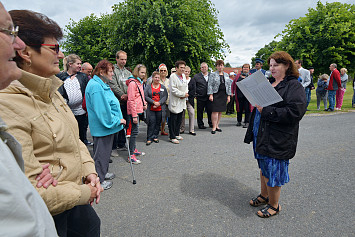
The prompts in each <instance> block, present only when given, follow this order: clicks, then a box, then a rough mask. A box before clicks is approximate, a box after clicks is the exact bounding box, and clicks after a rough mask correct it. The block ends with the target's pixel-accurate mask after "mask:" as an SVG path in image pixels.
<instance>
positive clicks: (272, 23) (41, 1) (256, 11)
mask: <svg viewBox="0 0 355 237" xmlns="http://www.w3.org/2000/svg"><path fill="white" fill-rule="evenodd" d="M0 1H1V2H2V3H3V5H4V6H5V8H6V10H8V11H9V10H14V9H29V10H33V11H37V12H41V13H43V14H45V15H47V16H48V17H49V18H51V19H53V20H54V21H56V22H57V23H58V24H59V26H60V27H61V28H62V29H64V28H65V26H66V25H67V24H68V23H69V22H70V19H73V20H74V21H79V20H80V19H82V18H84V17H85V16H88V15H90V14H92V13H94V14H95V15H97V16H100V14H103V13H111V12H112V9H111V6H112V5H114V4H116V3H118V2H122V0H0ZM211 2H212V3H213V4H214V7H215V8H216V9H217V10H218V12H219V14H218V21H219V26H220V28H221V30H222V32H223V34H224V39H225V40H226V42H227V43H228V44H229V46H230V51H231V52H230V53H226V58H225V60H224V61H225V63H227V62H229V63H230V64H231V65H232V67H237V66H241V65H243V64H244V63H251V58H252V57H254V56H255V53H256V52H257V51H258V50H259V49H260V48H262V47H264V46H265V45H266V44H268V43H270V42H271V41H272V40H274V37H275V36H276V35H277V34H279V33H282V31H283V30H284V29H285V26H286V25H287V24H288V23H289V22H290V21H291V20H292V19H297V18H299V17H302V16H305V14H306V13H307V12H308V9H309V8H315V7H316V4H317V1H316V0H249V1H248V0H211ZM321 2H322V3H326V2H335V1H331V0H328V1H323V0H321ZM338 2H341V3H350V4H353V3H354V0H340V1H338Z"/></svg>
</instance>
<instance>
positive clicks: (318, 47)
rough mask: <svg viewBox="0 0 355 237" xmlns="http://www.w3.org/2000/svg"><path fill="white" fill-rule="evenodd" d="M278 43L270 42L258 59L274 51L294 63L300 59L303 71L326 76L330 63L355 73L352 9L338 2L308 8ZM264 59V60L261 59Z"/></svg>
mask: <svg viewBox="0 0 355 237" xmlns="http://www.w3.org/2000/svg"><path fill="white" fill-rule="evenodd" d="M279 36H281V37H282V38H281V40H280V41H279V42H275V41H272V42H271V43H270V44H269V45H266V46H265V47H264V48H262V49H260V50H259V51H258V53H257V54H256V57H257V56H260V57H263V58H262V59H265V58H267V57H268V56H269V55H270V54H271V53H272V52H273V51H275V50H284V51H286V52H288V53H289V54H290V55H291V56H292V57H293V58H294V59H298V58H299V59H302V60H303V61H304V65H305V67H310V66H313V67H314V68H315V69H316V71H318V72H320V73H326V72H329V65H330V64H331V63H336V64H338V67H339V68H340V67H346V68H347V69H348V70H349V71H351V72H354V71H355V65H354V63H352V62H354V61H355V5H354V4H342V3H339V2H333V3H326V4H322V3H321V2H320V1H318V2H317V7H316V8H315V9H313V8H309V9H308V13H307V14H306V15H305V16H304V17H300V18H298V19H293V20H291V21H290V23H289V24H287V25H286V28H285V29H284V30H283V31H282V34H278V35H276V36H275V38H277V37H279ZM262 55H264V56H262Z"/></svg>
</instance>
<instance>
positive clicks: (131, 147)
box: [128, 114, 139, 155]
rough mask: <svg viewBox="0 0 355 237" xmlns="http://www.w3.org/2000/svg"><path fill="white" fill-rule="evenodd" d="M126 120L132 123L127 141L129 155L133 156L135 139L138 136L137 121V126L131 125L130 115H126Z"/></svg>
mask: <svg viewBox="0 0 355 237" xmlns="http://www.w3.org/2000/svg"><path fill="white" fill-rule="evenodd" d="M128 120H131V121H132V130H131V137H130V139H129V151H130V153H131V155H132V154H133V152H134V150H135V149H136V139H137V136H138V125H139V121H138V123H137V124H135V123H133V118H132V115H130V114H129V115H128Z"/></svg>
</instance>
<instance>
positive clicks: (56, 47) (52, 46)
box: [29, 44, 60, 54]
mask: <svg viewBox="0 0 355 237" xmlns="http://www.w3.org/2000/svg"><path fill="white" fill-rule="evenodd" d="M29 46H41V47H42V46H49V49H51V50H53V51H54V52H55V53H56V54H59V50H60V49H59V44H29Z"/></svg>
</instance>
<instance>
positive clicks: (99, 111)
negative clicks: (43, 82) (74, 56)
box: [85, 60, 126, 189]
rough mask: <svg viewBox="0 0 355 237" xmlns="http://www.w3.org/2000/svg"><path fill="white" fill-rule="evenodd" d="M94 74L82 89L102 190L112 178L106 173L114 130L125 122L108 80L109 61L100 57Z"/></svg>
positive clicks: (107, 187)
mask: <svg viewBox="0 0 355 237" xmlns="http://www.w3.org/2000/svg"><path fill="white" fill-rule="evenodd" d="M93 75H94V77H93V78H92V79H91V80H90V81H89V83H88V85H87V87H86V92H85V98H86V107H87V110H88V116H89V123H90V132H91V135H92V136H93V138H94V161H95V167H96V171H97V173H98V174H99V178H100V182H101V186H102V187H103V188H104V189H109V188H111V187H112V182H111V181H106V180H105V179H108V180H112V179H114V178H115V175H114V174H113V173H108V172H107V171H108V166H109V161H110V155H111V148H112V144H113V139H114V135H115V133H117V132H119V131H121V130H122V129H123V127H124V125H125V124H126V120H124V119H123V115H122V112H121V107H120V103H119V102H118V99H117V98H116V96H115V95H114V94H113V92H112V90H111V89H110V86H109V85H108V81H109V80H112V75H113V64H112V63H110V62H109V61H107V60H101V61H100V62H99V63H98V64H97V65H96V67H95V70H94V72H93Z"/></svg>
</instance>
